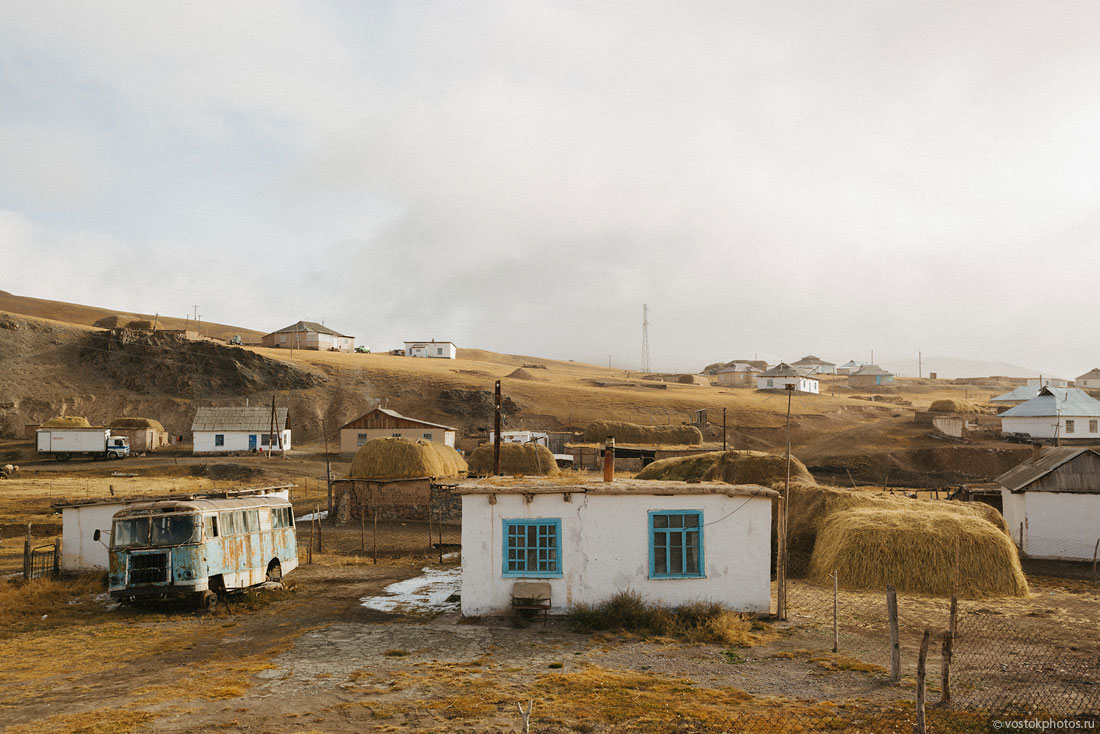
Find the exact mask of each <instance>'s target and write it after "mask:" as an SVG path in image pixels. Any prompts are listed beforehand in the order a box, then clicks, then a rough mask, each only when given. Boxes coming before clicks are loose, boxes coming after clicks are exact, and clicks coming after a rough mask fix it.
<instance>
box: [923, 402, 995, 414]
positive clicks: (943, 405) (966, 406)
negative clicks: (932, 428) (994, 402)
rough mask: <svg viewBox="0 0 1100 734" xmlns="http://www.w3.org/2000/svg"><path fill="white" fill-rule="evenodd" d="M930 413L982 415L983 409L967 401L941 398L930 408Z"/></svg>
mask: <svg viewBox="0 0 1100 734" xmlns="http://www.w3.org/2000/svg"><path fill="white" fill-rule="evenodd" d="M928 412H929V413H981V412H982V409H981V408H979V407H978V406H977V405H974V403H971V402H969V401H967V400H956V399H954V398H941V399H939V400H933V401H932V404H931V405H929V406H928Z"/></svg>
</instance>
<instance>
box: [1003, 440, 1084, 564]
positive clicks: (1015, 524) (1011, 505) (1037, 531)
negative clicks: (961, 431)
mask: <svg viewBox="0 0 1100 734" xmlns="http://www.w3.org/2000/svg"><path fill="white" fill-rule="evenodd" d="M996 482H997V484H999V485H1000V486H1001V502H1002V507H1003V513H1004V518H1005V522H1006V523H1007V524H1008V529H1009V533H1010V534H1011V535H1012V539H1013V540H1014V541H1016V545H1017V546H1018V547H1019V548H1020V552H1021V554H1024V555H1026V556H1028V557H1029V558H1041V559H1053V560H1066V561H1091V560H1092V559H1093V554H1094V553H1095V551H1096V547H1097V541H1098V540H1100V452H1098V451H1097V450H1096V449H1092V448H1085V447H1075V446H1062V447H1059V448H1045V449H1041V448H1040V447H1038V446H1036V447H1035V451H1034V453H1033V454H1032V457H1031V458H1030V459H1028V460H1027V461H1025V462H1023V463H1022V464H1019V465H1017V466H1015V467H1013V468H1012V469H1010V470H1008V471H1007V472H1005V473H1004V474H1002V475H1001V476H999V477H997V479H996Z"/></svg>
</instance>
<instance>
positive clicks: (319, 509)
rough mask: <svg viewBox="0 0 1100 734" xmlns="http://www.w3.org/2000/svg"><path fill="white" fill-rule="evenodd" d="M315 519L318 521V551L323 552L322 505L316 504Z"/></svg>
mask: <svg viewBox="0 0 1100 734" xmlns="http://www.w3.org/2000/svg"><path fill="white" fill-rule="evenodd" d="M313 520H314V522H316V523H317V552H318V553H322V552H323V551H322V549H321V506H320V505H316V506H315V507H314V509H313Z"/></svg>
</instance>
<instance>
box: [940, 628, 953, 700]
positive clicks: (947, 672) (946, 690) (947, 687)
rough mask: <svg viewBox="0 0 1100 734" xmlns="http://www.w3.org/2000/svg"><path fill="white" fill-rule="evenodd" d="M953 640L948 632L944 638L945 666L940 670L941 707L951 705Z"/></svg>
mask: <svg viewBox="0 0 1100 734" xmlns="http://www.w3.org/2000/svg"><path fill="white" fill-rule="evenodd" d="M951 640H952V635H951V633H950V632H948V633H947V634H946V635H944V636H943V666H942V668H941V669H940V706H943V707H945V708H946V707H948V706H950V705H951Z"/></svg>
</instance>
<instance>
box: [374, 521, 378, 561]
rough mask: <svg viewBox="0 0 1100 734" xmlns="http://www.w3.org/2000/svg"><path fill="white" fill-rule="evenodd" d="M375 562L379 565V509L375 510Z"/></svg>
mask: <svg viewBox="0 0 1100 734" xmlns="http://www.w3.org/2000/svg"><path fill="white" fill-rule="evenodd" d="M374 562H375V563H378V508H377V507H375V508H374Z"/></svg>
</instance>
